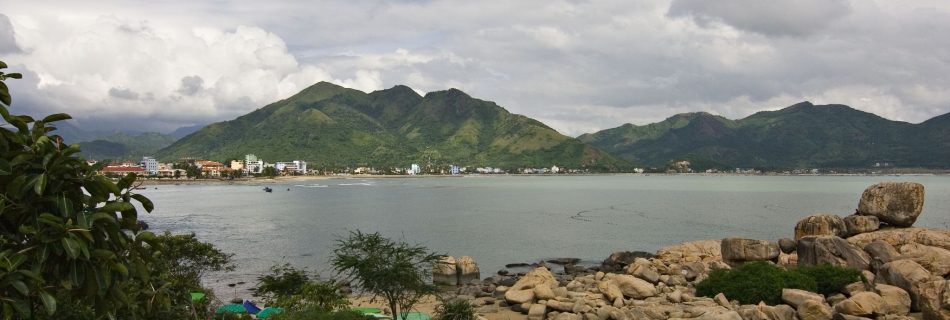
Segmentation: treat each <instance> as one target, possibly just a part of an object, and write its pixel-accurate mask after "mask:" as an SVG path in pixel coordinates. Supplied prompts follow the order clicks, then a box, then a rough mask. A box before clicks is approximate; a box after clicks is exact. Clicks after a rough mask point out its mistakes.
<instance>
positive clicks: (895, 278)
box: [874, 260, 935, 311]
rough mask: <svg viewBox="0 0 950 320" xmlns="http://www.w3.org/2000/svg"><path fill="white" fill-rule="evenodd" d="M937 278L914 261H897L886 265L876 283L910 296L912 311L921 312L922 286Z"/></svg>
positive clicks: (880, 270)
mask: <svg viewBox="0 0 950 320" xmlns="http://www.w3.org/2000/svg"><path fill="white" fill-rule="evenodd" d="M934 279H935V278H934V277H933V275H931V274H930V272H929V271H927V269H924V267H922V266H920V264H918V263H916V262H914V261H913V260H895V261H891V262H888V263H885V264H884V265H883V266H881V269H879V270H878V271H877V275H876V276H875V277H874V281H875V282H877V283H884V284H889V285H892V286H896V287H899V288H901V289H904V291H907V293H908V294H910V300H911V304H910V309H911V311H919V310H920V294H921V290H920V285H921V284H923V283H925V282H930V281H932V280H934Z"/></svg>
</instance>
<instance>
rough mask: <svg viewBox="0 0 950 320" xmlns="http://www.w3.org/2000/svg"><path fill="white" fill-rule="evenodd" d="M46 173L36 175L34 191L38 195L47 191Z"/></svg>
mask: <svg viewBox="0 0 950 320" xmlns="http://www.w3.org/2000/svg"><path fill="white" fill-rule="evenodd" d="M46 181H47V180H46V174H45V173H41V174H39V175H37V176H36V182H35V183H34V184H33V191H34V192H36V194H37V195H43V192H45V191H46Z"/></svg>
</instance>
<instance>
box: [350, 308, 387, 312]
mask: <svg viewBox="0 0 950 320" xmlns="http://www.w3.org/2000/svg"><path fill="white" fill-rule="evenodd" d="M351 310H353V311H356V312H359V313H362V314H373V313H383V310H379V308H373V307H355V308H353V309H351Z"/></svg>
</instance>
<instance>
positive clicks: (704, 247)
mask: <svg viewBox="0 0 950 320" xmlns="http://www.w3.org/2000/svg"><path fill="white" fill-rule="evenodd" d="M923 203H924V187H923V186H922V185H920V184H917V183H906V182H905V183H898V182H883V183H879V184H875V185H872V186H870V187H868V188H867V189H866V190H865V191H864V193H863V194H862V195H861V198H860V200H859V203H858V208H857V210H856V212H855V214H853V215H849V216H846V217H842V216H838V215H834V214H815V215H811V216H808V217H805V218H803V219H802V220H801V221H799V222H798V223H797V224H796V225H795V226H794V229H793V230H790V231H793V233H792V234H794V237H793V238H783V239H774V240H771V239H770V240H759V239H743V238H725V239H720V240H704V241H694V242H687V243H683V244H679V245H674V246H670V247H665V248H662V249H660V250H659V251H657V252H656V253H655V254H651V253H645V252H616V253H614V254H611V255H610V257H608V258H607V259H605V260H604V262H603V263H602V264H601V265H600V266H595V267H587V268H585V267H580V266H576V265H574V263H576V260H573V259H559V260H553V261H550V262H548V263H556V264H562V265H563V266H564V268H563V269H564V272H557V273H553V272H552V271H551V269H549V268H548V267H547V265H546V264H547V263H545V262H540V263H539V264H536V265H533V266H532V267H533V269H531V270H530V271H527V272H520V273H513V272H510V271H509V270H508V269H503V270H499V271H498V272H497V274H496V275H494V276H491V277H488V278H486V279H478V274H479V272H478V265H477V263H475V261H474V260H473V259H472V258H470V257H460V258H458V259H455V258H451V257H449V258H447V259H450V260H448V261H446V262H449V263H450V264H449V265H454V266H456V267H455V268H451V267H448V268H446V267H444V266H443V267H437V268H436V269H434V270H433V271H434V278H435V281H437V282H439V283H441V284H444V285H447V286H449V287H448V288H449V289H447V292H446V295H447V296H449V297H455V298H460V299H466V300H469V301H471V302H472V303H473V304H474V305H475V307H476V310H477V313H478V315H479V317H482V318H485V319H512V315H515V316H516V317H524V318H527V319H530V320H544V319H554V320H608V319H612V320H626V319H709V320H712V319H729V320H740V319H742V320H752V319H754V320H765V319H772V320H794V319H800V320H819V319H846V320H860V319H877V320H896V319H925V320H930V319H943V320H946V319H950V281H948V277H950V231H948V230H937V229H924V228H916V227H913V224H914V222H915V221H916V219H917V217H918V216H919V215H920V213H921V211H922V209H923ZM750 261H770V262H772V263H774V264H776V265H778V266H780V267H783V268H786V269H794V268H796V267H797V266H806V265H818V264H832V265H835V266H842V267H850V268H854V269H857V270H860V271H861V272H862V274H863V275H864V278H865V281H860V282H855V283H852V284H849V285H847V286H846V287H845V288H844V289H843V290H841V292H838V293H834V294H830V295H828V296H824V295H821V294H818V293H814V292H808V291H803V290H797V289H783V291H782V301H783V302H784V303H782V304H777V305H767V304H765V303H758V304H745V305H743V304H740V303H739V302H738V301H737V300H736V299H735V297H727V296H725V295H723V294H718V295H716V296H713V297H698V296H696V289H695V285H696V284H697V283H699V282H701V281H703V280H704V279H706V278H707V277H708V276H709V273H710V271H712V270H715V269H729V268H734V267H736V266H739V265H741V264H743V263H746V262H750Z"/></svg>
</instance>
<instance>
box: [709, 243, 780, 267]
mask: <svg viewBox="0 0 950 320" xmlns="http://www.w3.org/2000/svg"><path fill="white" fill-rule="evenodd" d="M720 246H721V248H720V250H721V252H722V260H723V261H725V262H726V263H727V264H729V265H730V266H738V265H741V264H742V263H745V262H748V261H775V260H776V259H777V258H778V255H779V248H778V244H776V243H773V242H770V241H766V240H754V239H746V238H736V237H730V238H725V239H722V242H721V243H720Z"/></svg>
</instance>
